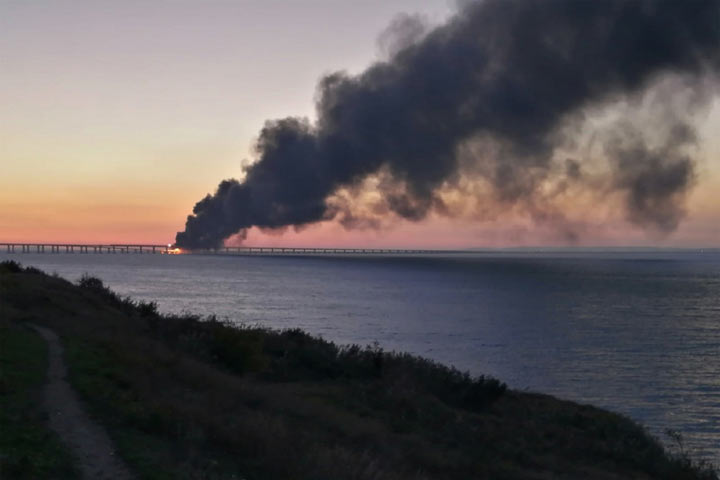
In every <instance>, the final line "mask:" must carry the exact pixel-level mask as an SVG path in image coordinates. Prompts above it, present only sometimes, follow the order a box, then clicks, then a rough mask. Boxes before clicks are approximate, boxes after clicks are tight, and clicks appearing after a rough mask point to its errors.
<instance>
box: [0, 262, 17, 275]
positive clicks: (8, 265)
mask: <svg viewBox="0 0 720 480" xmlns="http://www.w3.org/2000/svg"><path fill="white" fill-rule="evenodd" d="M22 270H23V269H22V265H20V264H19V263H18V262H16V261H14V260H4V261H2V262H0V272H6V273H20V272H22Z"/></svg>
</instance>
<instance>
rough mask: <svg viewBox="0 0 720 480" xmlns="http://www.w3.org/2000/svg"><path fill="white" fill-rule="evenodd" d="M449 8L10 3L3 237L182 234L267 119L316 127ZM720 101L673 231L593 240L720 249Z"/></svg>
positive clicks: (483, 229) (372, 242)
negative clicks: (395, 44)
mask: <svg viewBox="0 0 720 480" xmlns="http://www.w3.org/2000/svg"><path fill="white" fill-rule="evenodd" d="M453 5H454V4H453V3H452V2H450V1H445V0H367V1H362V2H353V1H341V0H294V1H279V0H263V1H250V0H248V1H229V0H228V1H219V0H207V1H199V0H195V1H191V0H167V1H153V2H149V1H148V2H134V1H124V2H105V1H92V2H90V1H86V2H83V1H72V2H70V1H64V0H53V1H41V0H37V1H22V0H19V1H12V0H0V69H1V72H2V73H1V74H0V105H2V115H0V172H1V173H0V242H78V243H99V242H114V243H125V242H127V243H155V244H165V243H169V242H171V241H173V239H174V238H175V233H176V232H177V231H178V230H182V228H183V226H184V222H185V217H186V216H187V215H188V213H190V212H191V210H192V207H193V205H194V204H195V202H197V201H198V200H199V199H200V198H202V197H203V196H204V195H205V194H207V193H212V192H213V191H214V189H215V188H216V186H217V184H218V182H219V181H220V180H222V179H224V178H231V177H238V176H239V175H241V166H242V165H243V164H245V163H247V162H252V161H253V158H254V157H253V144H254V141H255V139H256V138H257V135H258V132H259V131H260V129H261V128H262V126H263V124H264V122H265V121H266V120H268V119H276V118H283V117H286V116H290V115H293V116H306V117H309V118H311V119H312V118H313V115H314V93H315V86H316V83H317V81H318V79H319V78H320V77H321V76H323V75H325V74H328V73H331V72H334V71H337V70H345V71H348V72H350V73H358V72H360V71H362V70H363V69H364V68H365V67H367V66H368V65H369V64H371V63H372V62H373V61H375V60H377V59H378V58H380V57H382V55H383V48H382V45H381V44H380V43H379V41H378V38H379V37H380V36H381V34H382V32H383V31H384V30H385V28H386V27H387V25H388V24H389V23H390V21H391V20H392V19H393V18H394V17H395V16H396V15H397V14H399V13H403V12H407V13H420V14H422V15H423V16H424V17H425V18H426V20H427V22H429V23H430V24H438V23H441V22H442V21H443V19H445V18H446V17H447V16H449V15H450V14H451V13H452V11H453V9H454V6H453ZM716 132H720V101H718V100H717V99H716V100H715V102H714V104H713V105H711V106H710V107H709V108H708V111H707V113H706V114H705V117H704V118H703V119H702V121H701V124H700V134H701V142H700V150H701V152H700V155H699V156H700V158H701V163H700V165H699V171H698V176H697V183H696V186H695V188H694V189H693V191H692V193H691V195H690V197H689V198H688V201H687V212H688V213H687V216H686V217H685V219H684V221H683V222H682V223H681V224H680V227H679V228H678V230H677V231H676V232H674V233H672V234H671V235H666V236H658V235H656V234H648V233H647V232H644V231H642V230H639V229H638V228H637V227H633V226H631V225H629V224H628V223H627V222H625V221H623V220H622V218H621V217H620V216H613V215H611V214H609V215H606V216H603V215H599V214H598V218H597V221H596V222H595V224H596V227H593V229H592V230H591V231H590V232H589V233H588V234H587V235H585V236H584V237H583V240H582V242H583V243H584V244H586V245H662V246H720V139H719V138H718V135H716ZM245 242H246V243H247V244H254V245H290V246H292V245H298V246H346V245H347V246H374V247H383V246H390V247H402V246H408V247H431V248H444V247H447V248H467V247H498V246H500V247H502V246H529V245H560V244H563V242H566V240H563V239H562V237H559V236H558V235H557V234H556V232H553V231H551V230H549V229H543V228H542V227H538V226H537V225H534V224H531V223H528V222H527V221H526V220H525V219H523V218H521V217H513V216H512V215H507V216H501V217H498V218H494V219H492V220H488V219H483V220H482V221H481V220H478V219H472V218H455V219H447V218H439V217H437V216H431V217H430V218H428V219H427V220H425V221H423V222H419V223H409V222H404V221H396V222H392V224H391V225H389V226H388V227H386V228H384V229H382V230H353V231H347V230H345V229H344V228H342V227H341V226H339V225H337V224H334V223H332V222H330V223H324V224H320V225H315V226H310V227H307V228H304V229H301V230H300V231H294V230H292V229H290V230H287V231H284V232H261V231H257V230H252V231H251V232H250V234H249V236H248V238H247V239H246V240H245Z"/></svg>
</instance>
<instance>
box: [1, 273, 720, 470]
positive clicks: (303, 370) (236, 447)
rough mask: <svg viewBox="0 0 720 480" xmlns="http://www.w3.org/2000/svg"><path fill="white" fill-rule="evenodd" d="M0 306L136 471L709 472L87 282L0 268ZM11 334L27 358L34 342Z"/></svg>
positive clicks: (370, 355)
mask: <svg viewBox="0 0 720 480" xmlns="http://www.w3.org/2000/svg"><path fill="white" fill-rule="evenodd" d="M0 312H1V313H2V315H1V316H0V318H1V320H0V322H1V323H0V326H1V327H2V328H3V329H4V330H2V331H3V332H5V331H8V329H10V330H12V331H13V332H22V325H23V323H25V322H33V323H37V324H41V325H45V326H48V327H50V328H52V329H54V330H55V331H56V332H57V333H58V334H59V335H61V337H62V340H63V343H64V345H65V348H66V361H67V363H68V366H69V369H70V380H71V383H72V384H73V386H74V387H75V388H76V389H77V390H78V392H79V393H80V395H81V396H82V398H83V399H84V400H85V401H86V403H87V405H88V408H89V409H90V411H91V413H92V415H93V416H94V417H95V418H96V419H97V420H98V422H100V423H101V424H103V425H104V426H105V427H106V428H107V429H108V431H109V433H110V435H111V436H112V437H113V439H114V441H115V442H116V444H117V446H118V449H119V453H120V454H121V455H122V457H123V458H124V459H125V460H126V461H127V462H128V463H129V464H130V466H131V467H132V468H134V469H135V471H136V472H138V474H139V475H140V477H141V478H145V479H176V478H179V479H183V478H186V479H200V478H208V479H209V478H212V479H231V478H233V479H248V480H249V479H316V480H321V479H328V480H330V479H358V480H360V479H374V480H400V479H403V480H404V479H463V480H464V479H469V478H489V479H490V478H492V479H504V478H507V479H554V478H587V479H619V478H638V479H643V478H647V479H659V478H666V479H701V478H702V479H711V478H717V477H716V476H715V474H714V473H713V472H712V471H710V470H709V469H708V468H704V467H703V466H697V465H693V464H692V463H691V462H690V461H689V460H688V459H687V458H686V457H684V456H672V455H669V454H668V453H667V452H665V451H664V450H663V448H662V447H661V446H660V445H659V444H658V443H657V442H656V441H655V440H654V439H652V438H651V437H650V436H649V435H648V434H647V433H646V432H645V430H644V429H643V428H641V427H640V426H638V425H637V424H635V423H633V422H632V421H630V420H629V419H627V418H624V417H622V416H620V415H617V414H614V413H610V412H607V411H604V410H600V409H597V408H594V407H591V406H585V405H578V404H575V403H572V402H567V401H562V400H558V399H555V398H553V397H550V396H546V395H538V394H529V393H520V392H514V391H511V390H507V389H506V388H505V385H504V384H502V383H501V382H499V381H497V380H495V379H492V378H485V377H478V378H473V377H470V376H468V375H466V374H463V373H461V372H458V371H456V370H453V369H450V368H447V367H445V366H442V365H439V364H437V363H434V362H431V361H429V360H425V359H421V358H417V357H413V356H410V355H405V354H394V353H388V352H383V351H382V350H380V349H379V348H376V347H358V346H352V347H338V346H336V345H334V344H332V343H330V342H327V341H324V340H321V339H318V338H314V337H311V336H309V335H307V334H305V333H303V332H301V331H299V330H288V331H274V330H267V329H262V328H256V327H241V328H237V327H233V326H230V325H227V324H224V323H223V322H219V321H217V320H215V319H212V318H211V319H199V318H196V317H192V316H183V317H180V316H162V315H159V314H158V313H157V310H156V308H155V305H154V304H152V303H142V302H140V303H136V302H133V301H132V300H129V299H121V298H119V297H117V296H116V295H115V294H113V293H112V292H110V291H109V290H108V289H107V288H105V287H104V286H103V284H102V282H101V281H100V280H98V279H94V278H84V279H82V280H81V281H80V282H79V285H73V284H71V283H70V282H68V281H66V280H63V279H61V278H56V277H51V276H47V275H45V274H43V273H41V272H38V271H37V270H34V269H22V268H20V267H19V266H18V265H17V264H14V263H8V262H5V263H2V264H0ZM21 337H22V338H21ZM16 342H17V344H18V345H20V344H22V348H21V351H23V352H26V355H30V356H36V357H37V358H38V360H36V361H37V362H42V359H41V356H42V351H41V349H40V350H39V349H38V347H37V338H34V337H32V336H31V335H29V334H27V333H23V334H22V335H18V336H17V340H16ZM18 388H19V387H18ZM6 390H7V389H3V390H2V391H0V395H4V396H7V391H6ZM31 404H32V402H30V403H28V408H31V407H32V405H31ZM3 421H4V420H3ZM53 440H54V439H52V438H49V442H50V443H51V441H53ZM0 447H2V448H5V446H4V445H3V444H0ZM62 455H63V454H62V452H60V453H58V454H57V458H64V457H62ZM0 458H2V462H3V465H4V464H6V463H8V462H9V459H10V457H8V456H7V455H6V454H5V452H4V451H3V454H2V457H0ZM58 461H60V460H58ZM4 468H6V467H4ZM5 471H6V472H8V471H9V470H7V468H6V470H5ZM68 472H69V473H68V475H71V473H72V469H68ZM3 478H6V477H3ZM7 478H13V477H12V476H8V477H7Z"/></svg>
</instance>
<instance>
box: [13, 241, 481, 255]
mask: <svg viewBox="0 0 720 480" xmlns="http://www.w3.org/2000/svg"><path fill="white" fill-rule="evenodd" d="M0 252H2V253H9V254H13V253H19V254H22V253H51V254H52V253H55V254H57V253H79V254H100V253H105V254H108V253H109V254H165V255H167V254H195V255H197V254H200V255H428V254H452V253H455V254H457V253H470V252H469V251H465V250H423V249H404V248H321V247H220V248H215V249H194V250H180V249H176V248H173V247H172V246H171V245H153V244H120V243H117V244H116V243H112V244H83V243H2V242H0Z"/></svg>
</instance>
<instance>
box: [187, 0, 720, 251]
mask: <svg viewBox="0 0 720 480" xmlns="http://www.w3.org/2000/svg"><path fill="white" fill-rule="evenodd" d="M380 43H381V45H382V46H383V48H384V50H385V51H386V54H387V59H386V60H383V61H378V62H377V63H375V64H373V65H371V66H370V67H369V68H368V69H367V70H365V71H364V72H363V73H361V74H359V75H356V76H351V75H348V74H346V73H343V72H338V73H333V74H331V75H328V76H326V77H324V78H322V79H321V80H320V82H319V85H318V87H317V88H318V91H317V97H316V98H317V105H316V110H317V120H316V121H315V122H314V123H311V122H310V121H309V120H307V119H303V118H292V117H290V118H285V119H281V120H273V121H268V122H267V123H266V124H265V126H264V128H263V129H262V131H261V132H260V135H259V138H258V140H257V144H256V154H257V161H256V162H255V163H253V164H251V165H249V166H247V167H245V169H244V174H245V176H244V178H243V179H242V181H237V180H225V181H223V182H221V183H220V185H219V186H218V188H217V191H216V192H215V194H214V195H208V196H207V197H205V198H204V199H202V200H201V201H199V202H198V203H197V204H196V205H195V207H194V209H193V213H192V215H190V216H188V218H187V223H186V225H185V230H184V231H183V232H179V233H178V234H177V237H176V242H177V245H178V246H181V247H186V248H213V247H217V246H220V245H221V244H222V242H223V241H224V239H226V238H228V237H230V236H232V235H235V234H240V235H241V236H242V235H244V233H245V232H246V231H247V229H249V228H250V227H253V226H255V227H260V228H267V229H276V228H284V227H288V226H294V227H301V226H304V225H308V224H312V223H315V222H319V221H324V220H336V221H339V222H341V223H342V224H343V225H345V226H346V227H347V228H361V227H370V228H377V227H378V226H379V225H381V224H382V219H383V218H386V217H388V216H395V217H400V218H404V219H408V220H411V221H417V220H421V219H423V218H425V217H426V216H427V215H428V214H429V213H430V212H436V213H438V214H441V215H453V214H455V212H456V210H457V208H456V207H455V206H454V203H453V201H452V199H453V198H455V199H457V198H462V199H465V200H467V198H468V196H471V197H473V195H475V194H477V195H476V196H475V197H473V198H475V199H476V200H477V202H478V205H477V206H478V208H479V211H483V209H484V210H488V209H489V210H492V211H493V214H497V211H498V210H497V209H498V208H516V209H517V208H522V209H524V210H525V211H526V212H528V214H529V215H530V216H531V217H532V218H534V219H536V220H537V221H538V222H543V221H549V222H553V223H556V224H557V225H558V228H559V229H560V230H562V231H563V232H564V233H563V235H567V238H568V240H569V241H571V240H572V238H573V235H574V233H573V232H572V231H571V230H572V229H571V228H569V227H568V225H567V224H566V223H565V222H563V220H562V214H561V213H559V212H558V211H557V209H554V208H553V207H552V199H553V198H555V197H556V196H557V195H562V192H565V191H566V190H567V189H568V188H572V186H573V185H574V186H577V185H582V186H583V188H593V189H595V190H596V192H597V194H598V195H601V196H602V195H614V196H616V197H620V198H621V199H622V204H623V205H624V211H625V216H626V218H627V219H628V220H629V221H630V222H633V223H635V224H637V225H639V226H641V227H643V228H648V229H650V230H654V231H659V232H669V231H672V230H673V229H674V228H676V226H677V225H678V222H679V221H680V220H681V218H682V215H683V204H684V198H685V196H686V194H687V192H688V191H689V189H690V188H691V186H692V184H693V182H694V179H695V173H694V172H695V170H694V164H695V162H694V160H693V156H692V150H693V145H694V143H695V136H694V129H693V127H692V117H693V113H694V112H696V111H697V110H698V109H700V108H701V107H702V105H703V104H704V102H703V99H704V98H705V96H707V95H711V94H712V92H714V90H715V88H714V85H715V80H716V74H717V72H718V69H719V68H718V67H720V0H695V1H692V2H681V1H677V0H654V1H649V0H646V1H643V0H633V1H626V0H603V1H596V2H579V1H577V0H550V1H539V0H486V1H482V2H464V3H462V4H461V6H460V7H458V12H457V13H456V15H454V16H453V17H452V18H451V19H450V20H449V21H448V22H447V23H446V24H444V25H442V26H439V27H437V28H434V29H428V27H427V26H426V25H425V24H424V23H423V22H422V21H421V20H420V19H417V18H414V17H403V18H400V19H398V20H396V21H395V22H393V23H392V24H391V26H390V27H389V28H388V30H386V31H385V32H384V33H383V35H382V36H381V39H380ZM667 78H673V79H675V80H673V81H671V82H669V83H670V84H672V85H681V86H682V88H683V91H685V92H690V93H688V94H686V95H684V96H682V95H680V96H679V97H680V98H682V99H685V100H686V101H679V100H678V99H676V98H674V96H673V95H672V94H670V95H658V94H657V92H656V90H657V88H656V87H657V85H662V84H663V81H664V79H667ZM667 84H668V82H667V81H666V82H665V84H664V85H667ZM653 92H655V93H653ZM607 105H623V106H624V111H626V112H630V113H629V115H628V117H627V118H625V119H620V120H619V121H618V122H617V123H615V124H613V125H610V126H607V127H605V129H604V130H602V131H600V132H598V133H597V135H595V136H594V137H593V142H594V143H593V144H594V145H600V146H601V148H599V149H598V148H596V147H593V148H591V149H590V150H593V151H594V152H595V153H594V154H592V155H589V154H588V155H581V156H579V157H573V158H568V157H567V156H565V157H563V156H562V152H564V151H566V150H573V149H574V151H576V152H578V151H579V152H581V153H582V148H580V147H581V146H580V145H578V142H579V141H578V140H576V139H575V138H574V137H575V135H576V134H577V135H578V138H579V137H581V136H582V135H581V133H582V132H581V130H582V129H584V128H586V127H587V126H588V125H589V124H590V122H588V121H587V118H588V116H589V115H591V114H592V112H597V111H601V110H602V108H603V106H607ZM637 105H646V107H647V105H649V107H647V108H646V110H648V109H649V110H650V111H652V112H653V114H654V116H653V122H654V124H653V125H651V126H650V127H652V128H650V127H649V126H648V125H646V124H644V122H642V121H640V120H641V119H640V117H634V116H633V114H632V112H633V111H634V106H637ZM638 108H639V107H638ZM588 148H589V147H588ZM588 151H589V150H588ZM600 159H602V160H600ZM603 162H604V163H603ZM600 163H602V165H604V167H603V168H604V170H603V169H602V168H600V167H599V166H598V165H599V164H600ZM598 171H602V173H600V174H598V173H597V172H598ZM588 172H589V173H588ZM592 172H595V173H594V174H593V173H592ZM468 178H471V179H473V181H472V182H470V184H472V186H469V185H470V184H468V181H467V179H468ZM548 185H550V186H551V187H548ZM576 188H577V187H576ZM368 189H369V190H368ZM483 201H487V202H488V203H487V205H486V206H485V207H483V205H482V204H481V203H482V202H483ZM490 204H492V205H493V206H492V208H490V207H489V206H488V205H490Z"/></svg>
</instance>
